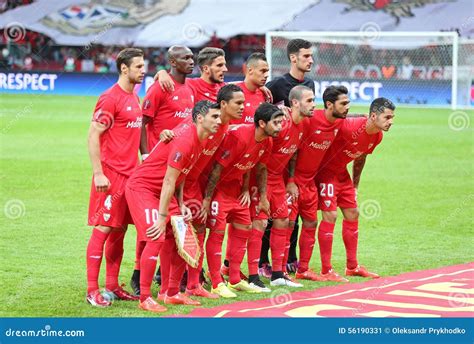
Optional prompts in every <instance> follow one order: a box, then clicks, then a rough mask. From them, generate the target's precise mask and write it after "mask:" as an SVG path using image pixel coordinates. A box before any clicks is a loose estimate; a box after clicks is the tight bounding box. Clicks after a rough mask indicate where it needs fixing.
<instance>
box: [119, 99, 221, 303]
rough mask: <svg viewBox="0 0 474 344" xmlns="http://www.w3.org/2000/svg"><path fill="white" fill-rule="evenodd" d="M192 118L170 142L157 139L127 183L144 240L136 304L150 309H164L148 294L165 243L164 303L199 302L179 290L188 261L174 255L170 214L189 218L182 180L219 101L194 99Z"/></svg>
mask: <svg viewBox="0 0 474 344" xmlns="http://www.w3.org/2000/svg"><path fill="white" fill-rule="evenodd" d="M192 119H193V121H192V122H191V123H189V124H187V126H186V127H184V128H182V130H181V131H180V133H179V135H176V137H175V138H174V139H173V140H172V141H171V143H169V144H164V143H159V144H158V145H156V146H155V147H154V149H153V150H152V151H151V153H150V156H149V157H148V158H147V159H146V160H145V161H144V162H143V163H142V164H141V165H140V166H139V167H138V168H137V169H136V170H135V172H134V173H133V174H132V176H131V177H130V178H129V180H128V182H127V186H126V197H127V202H128V204H129V207H130V212H131V214H132V217H133V219H134V223H135V226H136V228H137V232H138V236H139V239H140V241H146V245H145V248H144V249H143V253H142V255H141V261H140V268H141V272H140V290H141V293H140V304H139V307H140V308H142V309H144V310H147V311H151V312H163V311H165V310H166V308H165V307H163V306H161V305H159V304H158V303H157V302H156V301H155V300H154V299H153V298H152V296H151V290H150V288H151V283H152V279H153V275H154V271H155V268H156V260H157V259H158V255H159V254H160V250H161V247H162V246H163V245H165V246H168V245H171V247H173V249H172V250H170V255H171V257H170V277H169V286H168V289H167V292H166V296H165V298H164V302H165V304H185V305H199V304H200V303H199V302H197V301H194V300H191V299H190V298H188V297H187V296H186V295H185V294H181V293H179V282H180V281H181V277H182V275H183V272H184V269H185V266H186V264H185V262H184V260H183V259H182V258H181V257H180V256H179V255H178V252H177V249H176V247H175V241H174V237H173V233H172V230H171V228H170V224H169V219H170V216H171V215H178V214H183V215H184V216H185V217H186V218H188V219H190V218H191V212H190V210H189V209H188V208H187V207H186V206H185V205H184V203H183V200H182V189H183V181H184V179H185V177H186V175H187V174H188V173H189V171H190V170H191V168H192V167H193V166H194V164H195V163H196V161H197V160H198V159H199V156H200V154H201V153H202V150H203V148H204V145H205V141H206V139H207V138H208V137H209V136H210V135H212V134H214V133H216V132H217V131H218V129H219V125H220V113H219V109H218V105H217V104H215V103H212V102H209V101H202V102H198V103H197V104H196V105H195V106H194V108H193V112H192ZM175 191H177V193H176V194H175Z"/></svg>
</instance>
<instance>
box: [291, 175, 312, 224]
mask: <svg viewBox="0 0 474 344" xmlns="http://www.w3.org/2000/svg"><path fill="white" fill-rule="evenodd" d="M289 212H290V221H296V219H297V218H298V214H300V215H301V217H302V218H303V219H305V220H308V221H316V220H317V219H318V217H317V213H318V189H317V188H316V184H315V183H314V181H312V182H309V183H307V184H304V185H299V184H298V199H297V201H296V202H294V201H293V202H291V204H290V205H289Z"/></svg>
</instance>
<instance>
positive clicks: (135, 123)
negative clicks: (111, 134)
mask: <svg viewBox="0 0 474 344" xmlns="http://www.w3.org/2000/svg"><path fill="white" fill-rule="evenodd" d="M141 127H142V116H137V119H136V120H134V121H130V122H128V123H127V126H126V128H141Z"/></svg>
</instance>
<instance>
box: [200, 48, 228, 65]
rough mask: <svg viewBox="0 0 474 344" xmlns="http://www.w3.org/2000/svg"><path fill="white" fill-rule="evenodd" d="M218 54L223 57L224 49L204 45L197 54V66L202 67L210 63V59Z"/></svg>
mask: <svg viewBox="0 0 474 344" xmlns="http://www.w3.org/2000/svg"><path fill="white" fill-rule="evenodd" d="M219 56H224V57H225V52H224V50H222V49H219V48H212V47H206V48H204V49H201V50H200V51H199V53H198V56H197V63H198V65H199V67H200V68H202V67H203V66H208V65H211V64H212V61H214V60H215V59H216V58H218V57H219Z"/></svg>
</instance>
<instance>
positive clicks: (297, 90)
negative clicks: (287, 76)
mask: <svg viewBox="0 0 474 344" xmlns="http://www.w3.org/2000/svg"><path fill="white" fill-rule="evenodd" d="M304 91H310V92H313V90H312V89H310V88H309V87H308V86H305V85H296V86H295V87H293V88H292V89H291V90H290V94H289V95H288V101H289V102H290V104H291V101H292V100H293V99H296V100H301V97H302V96H303V92H304Z"/></svg>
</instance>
